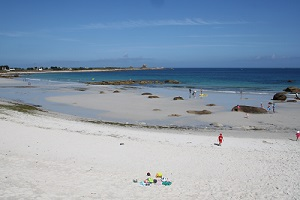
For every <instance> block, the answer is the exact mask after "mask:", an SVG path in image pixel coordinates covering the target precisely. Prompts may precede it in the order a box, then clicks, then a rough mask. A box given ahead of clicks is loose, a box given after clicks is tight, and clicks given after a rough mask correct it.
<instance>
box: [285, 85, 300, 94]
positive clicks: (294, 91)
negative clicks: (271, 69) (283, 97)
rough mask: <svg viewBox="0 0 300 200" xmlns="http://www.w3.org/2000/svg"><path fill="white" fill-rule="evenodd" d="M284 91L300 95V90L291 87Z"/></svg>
mask: <svg viewBox="0 0 300 200" xmlns="http://www.w3.org/2000/svg"><path fill="white" fill-rule="evenodd" d="M283 91H285V92H291V93H300V88H297V87H293V86H291V87H287V88H286V89H284V90H283Z"/></svg>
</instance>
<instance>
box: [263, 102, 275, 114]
mask: <svg viewBox="0 0 300 200" xmlns="http://www.w3.org/2000/svg"><path fill="white" fill-rule="evenodd" d="M271 104H272V106H271ZM260 107H261V108H264V106H263V104H262V103H260ZM271 107H272V111H273V113H274V112H275V103H269V104H268V106H267V111H268V112H271Z"/></svg>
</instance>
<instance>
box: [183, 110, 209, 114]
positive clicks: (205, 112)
mask: <svg viewBox="0 0 300 200" xmlns="http://www.w3.org/2000/svg"><path fill="white" fill-rule="evenodd" d="M186 112H187V113H189V114H197V115H207V114H211V112H210V111H209V110H199V111H197V110H188V111H186Z"/></svg>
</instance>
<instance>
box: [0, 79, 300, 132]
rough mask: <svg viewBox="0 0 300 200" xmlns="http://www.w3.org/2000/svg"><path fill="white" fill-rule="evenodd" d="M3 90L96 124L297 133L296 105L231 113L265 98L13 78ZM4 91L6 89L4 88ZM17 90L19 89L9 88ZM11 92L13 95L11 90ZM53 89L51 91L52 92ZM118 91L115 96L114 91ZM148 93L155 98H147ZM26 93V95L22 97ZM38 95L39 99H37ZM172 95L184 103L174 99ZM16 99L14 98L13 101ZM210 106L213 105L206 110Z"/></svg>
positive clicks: (41, 105) (44, 107)
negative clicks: (30, 82)
mask: <svg viewBox="0 0 300 200" xmlns="http://www.w3.org/2000/svg"><path fill="white" fill-rule="evenodd" d="M0 83H1V85H2V87H4V88H2V89H3V90H4V92H5V91H7V92H8V91H9V93H12V94H11V96H9V97H10V98H6V99H7V100H13V101H16V100H17V99H19V97H18V96H19V94H20V93H22V94H23V95H22V96H23V97H22V98H23V100H22V98H21V99H20V100H21V101H20V100H18V102H21V103H25V104H30V105H35V106H38V107H40V108H42V109H43V110H46V111H47V110H48V111H50V112H57V113H63V114H67V115H74V116H75V117H79V118H82V119H85V120H87V121H91V122H94V123H107V124H119V125H121V126H136V127H153V128H163V129H164V128H170V129H174V128H176V129H183V130H193V129H195V130H212V131H214V130H220V131H224V130H237V131H240V130H241V131H250V130H257V131H259V130H262V131H267V132H274V131H275V132H277V131H282V132H284V133H285V134H287V133H289V132H293V131H296V130H297V129H298V126H297V124H298V120H297V117H296V116H297V115H298V110H297V108H299V101H298V102H292V103H289V102H284V103H276V113H273V112H269V113H267V114H250V115H248V116H249V117H248V118H246V114H245V113H244V112H232V111H231V108H233V107H234V106H235V105H252V106H258V105H259V104H260V103H261V102H263V104H264V106H265V107H266V106H267V103H268V102H270V100H268V95H265V97H264V98H263V99H261V98H262V97H263V96H264V95H253V94H247V95H245V96H244V98H243V99H241V98H240V96H239V94H223V93H221V94H220V93H213V92H210V93H208V96H207V97H204V98H201V97H197V98H195V97H193V96H192V97H191V96H189V94H188V93H187V92H186V91H185V90H180V91H181V93H180V91H178V90H170V91H169V90H165V89H164V88H144V87H126V86H91V85H84V84H76V85H73V84H67V83H66V84H62V85H61V84H58V85H55V84H50V85H47V84H46V85H42V86H41V85H36V84H33V85H31V86H30V87H28V88H27V85H26V84H27V82H24V81H19V80H15V79H7V80H5V79H4V80H1V79H0ZM5 87H8V88H7V89H5ZM13 87H18V88H15V89H14V88H13ZM14 90H15V92H14ZM53 91H55V93H53ZM116 91H118V92H117V93H115V92H116ZM145 92H151V93H153V94H152V95H157V96H158V97H159V98H157V99H150V98H148V97H149V95H142V94H143V93H145ZM26 95H28V97H26ZM36 96H39V98H36ZM174 96H182V97H183V99H184V100H177V101H174V100H173V97H174ZM14 98H15V99H14ZM210 104H213V105H214V106H209V105H210ZM191 110H192V111H193V110H194V111H199V110H209V111H211V112H212V114H208V115H197V114H190V113H188V111H191Z"/></svg>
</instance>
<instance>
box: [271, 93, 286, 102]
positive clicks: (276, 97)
mask: <svg viewBox="0 0 300 200" xmlns="http://www.w3.org/2000/svg"><path fill="white" fill-rule="evenodd" d="M286 98H287V97H286V95H285V93H284V92H278V93H276V94H274V96H273V100H280V101H285V100H286Z"/></svg>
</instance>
